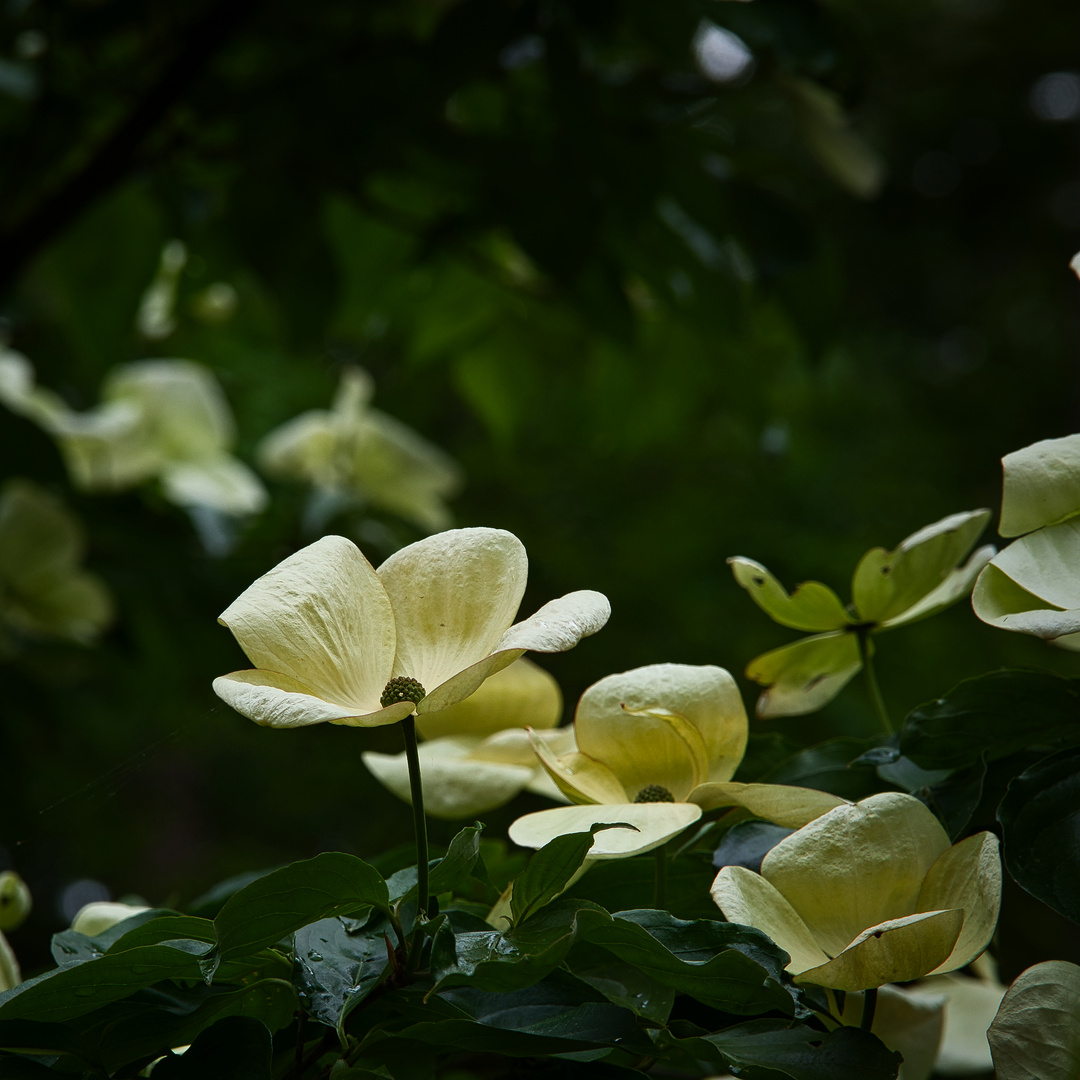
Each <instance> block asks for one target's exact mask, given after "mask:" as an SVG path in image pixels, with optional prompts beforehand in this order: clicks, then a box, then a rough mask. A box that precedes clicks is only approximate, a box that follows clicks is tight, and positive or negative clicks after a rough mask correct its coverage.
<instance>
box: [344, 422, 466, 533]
mask: <svg viewBox="0 0 1080 1080" xmlns="http://www.w3.org/2000/svg"><path fill="white" fill-rule="evenodd" d="M340 450H341V452H342V454H343V457H344V460H345V465H346V470H345V471H346V477H347V480H348V483H349V484H350V485H351V486H353V487H354V488H356V489H357V490H358V491H360V492H362V493H363V494H364V495H365V496H366V497H367V498H369V499H370V500H371V501H372V502H373V503H375V504H376V505H378V506H382V507H384V508H385V509H387V510H391V511H393V512H394V513H396V514H400V515H401V517H403V518H407V519H409V520H411V521H415V522H416V523H417V524H419V525H421V526H422V527H423V528H426V529H445V528H446V525H447V524H448V522H449V518H450V513H449V511H448V510H447V508H446V506H445V505H444V501H443V500H445V499H448V498H450V497H451V496H452V495H454V494H456V493H457V491H458V490H459V488H460V487H461V483H462V474H461V470H460V469H459V468H458V466H457V464H456V463H455V462H454V461H453V460H452V459H451V458H450V457H449V456H448V455H447V454H445V453H443V451H442V450H440V449H439V448H438V447H437V446H435V445H434V444H432V443H429V442H428V441H427V440H426V439H424V438H422V437H421V436H420V435H418V434H417V433H416V432H415V431H413V429H412V428H410V427H408V426H406V425H405V424H403V423H401V422H400V421H399V420H395V419H394V417H392V416H387V415H386V414H385V413H382V412H379V411H378V410H377V409H368V410H367V411H366V413H365V414H364V418H363V422H362V423H358V424H356V425H354V426H353V427H352V428H351V429H350V430H349V431H348V432H347V433H346V434H345V438H344V439H343V441H342V445H341V446H340Z"/></svg>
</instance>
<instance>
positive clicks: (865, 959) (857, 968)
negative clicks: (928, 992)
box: [795, 911, 964, 991]
mask: <svg viewBox="0 0 1080 1080" xmlns="http://www.w3.org/2000/svg"><path fill="white" fill-rule="evenodd" d="M963 921H964V914H963V912H961V911H928V912H920V913H919V914H918V915H905V916H904V917H902V918H898V919H886V920H884V921H883V922H881V923H878V924H877V925H876V926H871V927H868V928H867V929H866V930H864V931H863V932H862V933H861V934H859V935H858V937H856V938H855V940H854V941H853V942H852V943H851V944H850V945H849V946H848V947H847V948H846V949H844V950H843V951H842V952H841V953H840V954H839V955H838V956H836V957H834V958H833V959H832V960H830V961H828V963H825V964H822V965H821V966H820V967H816V968H810V969H809V970H808V971H804V972H802V973H801V974H799V975H797V976H796V978H795V981H796V982H798V983H813V984H814V985H815V986H828V987H831V988H832V989H833V990H849V991H850V990H870V989H872V988H874V987H877V986H883V985H884V984H885V983H891V982H910V981H911V980H912V979H918V978H919V977H921V976H922V975H925V974H926V973H927V972H928V971H932V970H933V969H934V968H936V967H937V966H938V964H940V963H941V962H942V960H943V958H944V957H946V956H948V955H949V953H950V952H951V951H952V948H953V945H954V944H955V942H956V938H957V936H958V935H959V933H960V927H961V925H962V924H963ZM819 940H820V939H819Z"/></svg>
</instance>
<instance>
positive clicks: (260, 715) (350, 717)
mask: <svg viewBox="0 0 1080 1080" xmlns="http://www.w3.org/2000/svg"><path fill="white" fill-rule="evenodd" d="M214 693H215V694H217V696H218V697H219V698H221V700H222V701H224V702H225V703H226V704H228V705H231V706H232V707H233V708H234V709H235V710H236V711H237V712H238V713H241V714H242V715H244V716H246V717H247V718H248V719H249V720H254V721H255V723H256V724H262V725H263V726H264V727H278V728H287V727H306V726H307V725H308V724H322V723H326V722H329V723H331V724H345V725H348V726H350V727H381V726H382V725H384V724H396V723H397V722H398V721H399V720H404V719H405V717H406V716H408V715H409V713H410V712H411V711H412V703H411V702H408V701H403V702H398V703H397V704H395V705H391V706H390V707H389V708H388V709H382V708H379V707H378V706H376V707H375V709H374V710H370V711H367V712H363V711H360V710H357V709H355V708H354V709H350V708H349V707H348V706H346V705H341V704H338V703H337V702H333V701H327V700H325V699H324V698H322V697H319V696H318V695H317V694H314V693H312V691H311V690H310V689H309V688H308V687H307V686H305V685H304V684H303V683H302V682H300V681H299V680H298V679H294V678H292V677H291V676H289V675H283V674H281V673H279V672H276V671H266V670H263V669H259V670H255V671H234V672H232V674H230V675H219V676H218V677H217V678H216V679H215V680H214Z"/></svg>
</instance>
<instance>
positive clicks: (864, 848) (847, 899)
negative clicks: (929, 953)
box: [761, 791, 959, 989]
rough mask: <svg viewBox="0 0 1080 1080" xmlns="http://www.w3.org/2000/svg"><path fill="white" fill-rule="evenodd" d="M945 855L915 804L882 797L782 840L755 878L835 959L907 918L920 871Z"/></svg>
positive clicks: (943, 843) (839, 810)
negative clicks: (771, 888) (869, 934)
mask: <svg viewBox="0 0 1080 1080" xmlns="http://www.w3.org/2000/svg"><path fill="white" fill-rule="evenodd" d="M948 848H949V837H948V835H947V834H946V832H945V830H944V829H943V828H942V827H941V824H940V822H939V821H938V819H937V818H936V817H934V815H933V814H932V813H931V812H930V811H929V810H928V809H927V808H926V806H924V805H923V803H921V802H920V801H919V800H918V799H916V798H915V797H914V796H912V795H903V794H901V793H899V792H894V791H887V792H882V793H880V794H878V795H871V796H870V798H868V799H863V800H862V801H861V802H859V803H855V804H845V805H842V806H838V807H836V809H834V810H830V811H829V812H828V813H827V814H823V815H822V816H821V817H819V818H817V819H816V820H814V821H812V822H810V824H809V825H806V826H805V827H803V828H801V829H799V831H798V832H795V833H792V835H791V836H788V837H785V838H784V839H783V840H781V841H780V843H779V844H777V845H776V847H774V848H773V849H772V850H771V851H770V852H769V853H768V854H767V855H766V856H765V859H764V860H763V862H762V864H761V873H762V876H763V877H765V878H767V879H768V880H769V881H771V882H772V884H773V885H775V886H776V888H777V889H779V890H780V892H782V893H783V894H784V896H786V897H787V898H788V900H790V901H791V903H792V905H793V906H794V907H795V910H796V911H798V912H799V914H800V915H801V916H802V918H803V921H804V922H805V923H806V925H807V926H808V927H809V928H810V931H811V933H812V934H813V935H814V937H815V938H816V939H817V941H818V942H820V944H821V946H822V948H823V949H824V950H825V951H826V952H827V953H829V955H830V956H836V955H837V954H838V953H840V952H841V951H843V950H844V949H845V948H846V947H847V946H848V944H849V943H850V942H851V941H852V939H853V938H854V937H855V936H856V935H857V934H859V933H860V932H861V931H862V930H863V929H864V928H865V927H867V926H876V925H877V924H879V923H883V922H885V921H887V920H889V919H897V918H901V917H902V916H905V915H909V914H911V913H912V912H913V911H915V910H916V901H917V899H918V895H919V889H920V888H921V886H922V883H923V880H924V879H925V877H926V874H927V872H928V871H929V869H930V867H931V866H932V865H933V863H934V860H935V859H937V857H938V856H939V855H940V854H941V853H942V852H943V851H947V850H948ZM958 931H959V928H958ZM954 940H955V939H954ZM942 959H944V957H942ZM938 963H940V961H938ZM927 970H929V969H926V970H923V971H920V972H919V973H918V974H919V975H925V974H926V971H927ZM910 978H915V976H914V975H913V976H910ZM884 981H885V982H893V981H895V980H892V979H885V980H884ZM858 989H862V987H859V988H858Z"/></svg>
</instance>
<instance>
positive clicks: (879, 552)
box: [851, 510, 990, 623]
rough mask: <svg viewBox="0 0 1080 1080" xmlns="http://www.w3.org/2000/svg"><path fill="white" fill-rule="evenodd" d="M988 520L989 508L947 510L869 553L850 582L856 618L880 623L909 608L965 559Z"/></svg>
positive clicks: (932, 589)
mask: <svg viewBox="0 0 1080 1080" xmlns="http://www.w3.org/2000/svg"><path fill="white" fill-rule="evenodd" d="M989 520H990V511H989V510H970V511H967V512H965V513H960V514H951V515H949V517H946V518H942V519H941V521H937V522H934V524H933V525H927V526H925V527H924V528H922V529H919V531H918V532H915V533H912V535H911V536H909V537H908V538H907V539H906V540H904V541H902V542H901V544H900V545H899V547H897V548H896V549H895V550H893V551H886V550H885V549H884V548H874V549H872V550H871V551H868V552H867V553H866V554H865V555H864V556H863V557H862V559H861V560H860V561H859V565H858V566H857V567H856V568H855V576H854V578H853V579H852V582H851V595H852V599H853V601H854V603H855V610H856V611H857V612H858V614H859V618H860V619H863V620H865V621H866V622H871V623H884V622H887V621H888V620H890V619H894V618H896V617H897V616H899V615H902V614H903V613H904V612H906V611H907V610H908V609H909V608H911V607H914V606H915V604H917V603H918V602H919V601H920V600H922V599H923V598H924V597H925V596H926V594H927V593H929V592H932V591H934V590H935V589H937V588H938V587H939V586H940V585H941V584H942V583H943V582H944V581H945V579H946V578H947V577H948V576H949V575H950V574H951V573H952V572H953V570H955V569H956V566H957V564H958V563H959V562H960V560H961V559H964V558H966V557H967V554H968V552H969V551H970V550H971V548H972V546H973V545H974V543H975V541H976V540H977V539H978V537H979V533H981V532H982V531H983V529H985V528H986V523H987V522H988V521H989Z"/></svg>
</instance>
